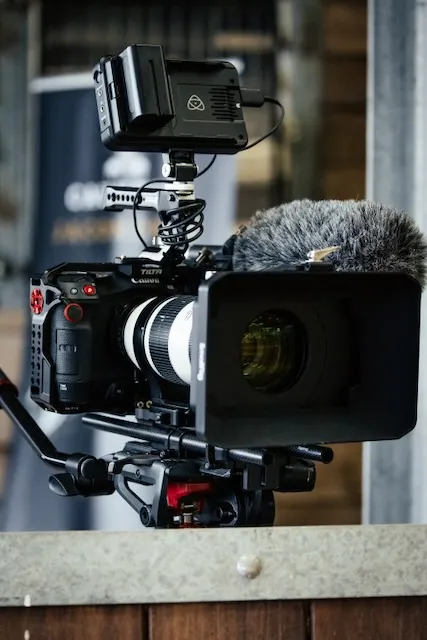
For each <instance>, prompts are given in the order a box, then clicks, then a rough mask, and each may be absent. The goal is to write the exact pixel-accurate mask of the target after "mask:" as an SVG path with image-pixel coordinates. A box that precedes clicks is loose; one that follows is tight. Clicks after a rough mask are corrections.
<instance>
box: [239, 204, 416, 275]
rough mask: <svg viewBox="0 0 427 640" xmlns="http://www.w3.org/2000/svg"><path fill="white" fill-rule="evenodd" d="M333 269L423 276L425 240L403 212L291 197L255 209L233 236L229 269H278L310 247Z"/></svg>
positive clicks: (303, 257) (304, 254) (301, 258)
mask: <svg viewBox="0 0 427 640" xmlns="http://www.w3.org/2000/svg"><path fill="white" fill-rule="evenodd" d="M333 246H339V247H340V249H339V250H336V251H333V252H332V253H331V254H330V255H329V256H327V257H326V258H325V259H324V261H325V262H326V261H330V262H332V263H333V264H334V266H335V268H336V270H337V271H395V272H404V273H407V274H409V275H411V276H413V277H414V278H416V280H418V282H419V283H420V284H421V286H424V285H425V281H426V258H427V242H426V239H425V237H424V235H423V234H422V233H421V231H420V230H419V229H418V227H417V225H416V224H415V222H414V221H413V220H412V219H411V218H410V217H409V216H408V215H406V214H405V213H403V212H401V211H397V210H396V209H394V208H393V207H388V206H385V205H381V204H376V203H373V202H367V201H364V200H320V201H312V200H296V201H294V202H289V203H287V204H283V205H280V206H278V207H273V208H272V209H268V210H267V211H259V212H257V213H256V214H255V215H254V216H253V218H252V219H251V220H250V221H249V224H248V227H247V228H246V229H245V230H244V231H243V232H242V233H241V234H240V235H238V236H237V238H236V242H235V246H234V252H233V269H234V270H235V271H265V270H268V271H270V270H283V269H284V268H286V265H287V264H289V262H302V261H306V260H307V257H308V253H309V252H310V251H313V250H321V249H326V248H328V247H333Z"/></svg>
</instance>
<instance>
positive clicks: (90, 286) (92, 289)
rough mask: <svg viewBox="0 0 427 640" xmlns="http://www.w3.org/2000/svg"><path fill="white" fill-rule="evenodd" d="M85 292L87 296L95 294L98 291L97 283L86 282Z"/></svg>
mask: <svg viewBox="0 0 427 640" xmlns="http://www.w3.org/2000/svg"><path fill="white" fill-rule="evenodd" d="M83 293H85V294H86V295H87V296H94V295H95V293H96V287H95V285H93V284H85V286H84V287H83Z"/></svg>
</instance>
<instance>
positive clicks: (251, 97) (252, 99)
mask: <svg viewBox="0 0 427 640" xmlns="http://www.w3.org/2000/svg"><path fill="white" fill-rule="evenodd" d="M240 95H241V98H242V107H262V106H263V104H264V102H265V98H264V94H263V93H262V92H261V91H260V90H259V89H240Z"/></svg>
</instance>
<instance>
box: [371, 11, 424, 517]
mask: <svg viewBox="0 0 427 640" xmlns="http://www.w3.org/2000/svg"><path fill="white" fill-rule="evenodd" d="M367 119H368V127H367V188H366V191H367V198H369V199H370V200H375V201H377V202H383V203H386V204H390V205H393V206H395V207H397V208H400V209H403V210H405V211H407V212H408V213H409V214H410V215H412V216H413V217H414V218H415V220H416V221H417V223H418V224H419V226H420V227H421V229H422V230H423V231H427V207H426V202H427V7H426V4H425V0H403V1H402V0H368V105H367ZM426 316H427V306H426V302H425V301H423V317H424V323H423V327H422V331H421V353H420V380H419V390H420V397H419V409H418V423H417V426H416V428H415V430H414V431H413V432H412V433H411V434H409V435H408V436H406V437H404V438H403V439H401V440H399V441H396V442H378V443H367V444H365V445H364V454H363V465H364V469H363V522H364V523H375V524H377V523H402V522H426V521H427V468H426V465H425V460H427V402H426V400H425V399H423V395H424V396H425V391H424V389H425V387H426V382H427V361H426V360H427V331H426V326H425V323H426ZM398 339H399V336H396V340H398ZM392 348H393V345H390V349H392Z"/></svg>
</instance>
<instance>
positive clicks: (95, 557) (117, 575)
mask: <svg viewBox="0 0 427 640" xmlns="http://www.w3.org/2000/svg"><path fill="white" fill-rule="evenodd" d="M242 556H256V557H257V558H259V561H260V563H261V564H262V571H261V572H260V574H259V575H258V576H257V577H256V579H255V580H245V579H243V578H242V576H241V575H239V572H238V571H237V563H238V561H239V559H240V558H241V557H242ZM0 558H1V561H0V606H23V605H24V604H25V605H26V606H37V605H79V604H89V605H90V604H113V603H114V604H125V603H128V604H131V603H160V602H168V603H171V602H209V601H211V602H212V601H214V602H220V601H248V600H279V599H284V600H292V599H312V598H316V599H317V598H354V597H360V596H364V597H378V596H408V595H427V581H426V579H425V576H426V575H427V527H426V526H423V525H384V526H381V525H372V526H354V527H289V528H286V527H283V528H282V527H273V528H258V529H252V528H248V529H223V530H219V529H205V530H195V529H186V530H180V531H160V530H158V531H141V532H129V533H127V532H125V533H122V532H119V533H115V532H114V533H103V532H63V533H62V532H61V533H36V534H34V533H16V534H15V533H6V534H1V535H0Z"/></svg>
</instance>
